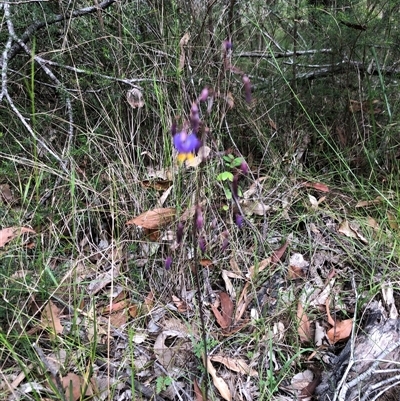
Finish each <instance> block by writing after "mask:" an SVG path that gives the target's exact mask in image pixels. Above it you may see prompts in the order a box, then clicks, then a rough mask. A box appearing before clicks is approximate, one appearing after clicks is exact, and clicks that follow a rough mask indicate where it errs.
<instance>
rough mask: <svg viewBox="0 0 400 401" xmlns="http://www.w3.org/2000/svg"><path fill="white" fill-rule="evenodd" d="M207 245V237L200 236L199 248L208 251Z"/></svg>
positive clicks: (203, 251)
mask: <svg viewBox="0 0 400 401" xmlns="http://www.w3.org/2000/svg"><path fill="white" fill-rule="evenodd" d="M206 247H207V245H206V240H205V238H204V237H200V238H199V248H200V251H201V253H205V252H206Z"/></svg>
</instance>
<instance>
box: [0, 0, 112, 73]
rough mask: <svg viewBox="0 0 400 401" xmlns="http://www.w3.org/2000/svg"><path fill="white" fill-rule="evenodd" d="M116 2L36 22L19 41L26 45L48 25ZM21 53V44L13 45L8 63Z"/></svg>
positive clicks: (109, 1)
mask: <svg viewBox="0 0 400 401" xmlns="http://www.w3.org/2000/svg"><path fill="white" fill-rule="evenodd" d="M116 1H117V0H104V1H102V2H101V3H99V4H98V5H95V6H90V7H84V8H80V9H78V10H75V11H72V12H70V13H65V14H59V15H56V16H54V18H53V19H48V20H46V21H36V22H34V23H33V24H32V25H30V26H29V27H28V28H27V29H26V30H25V32H24V33H23V34H22V35H21V37H20V40H21V42H22V43H27V42H28V41H29V40H30V38H31V37H32V36H33V35H34V34H35V33H36V32H37V31H38V30H39V29H42V28H45V27H48V26H49V25H52V24H56V23H57V22H62V21H64V20H69V19H72V18H77V17H81V16H83V15H86V14H91V13H95V12H98V11H99V10H105V9H106V8H108V7H110V6H111V5H112V4H113V3H115V2H116ZM6 4H7V5H8V6H9V4H10V3H8V2H7V3H4V4H3V5H6ZM20 51H21V44H20V42H19V43H15V44H14V45H13V46H12V47H11V49H10V51H9V52H8V54H7V56H8V61H10V60H11V59H13V58H14V57H15V56H16V55H17V54H18V53H19V52H20ZM4 62H6V60H5V59H4V58H2V59H1V60H0V63H1V64H2V65H3V63H4Z"/></svg>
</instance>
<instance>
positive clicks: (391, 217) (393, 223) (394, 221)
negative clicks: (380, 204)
mask: <svg viewBox="0 0 400 401" xmlns="http://www.w3.org/2000/svg"><path fill="white" fill-rule="evenodd" d="M387 218H388V223H389V227H390V228H391V229H392V230H396V231H397V230H398V229H399V223H398V222H397V219H396V216H395V215H394V214H393V213H391V212H389V211H388V212H387Z"/></svg>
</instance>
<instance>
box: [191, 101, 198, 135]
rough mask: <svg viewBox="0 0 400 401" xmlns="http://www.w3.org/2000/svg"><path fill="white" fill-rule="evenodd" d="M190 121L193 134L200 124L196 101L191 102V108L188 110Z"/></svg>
mask: <svg viewBox="0 0 400 401" xmlns="http://www.w3.org/2000/svg"><path fill="white" fill-rule="evenodd" d="M190 123H191V126H192V130H193V132H194V133H195V134H197V132H198V131H199V126H200V117H199V108H198V107H197V103H196V102H193V104H192V108H191V110H190Z"/></svg>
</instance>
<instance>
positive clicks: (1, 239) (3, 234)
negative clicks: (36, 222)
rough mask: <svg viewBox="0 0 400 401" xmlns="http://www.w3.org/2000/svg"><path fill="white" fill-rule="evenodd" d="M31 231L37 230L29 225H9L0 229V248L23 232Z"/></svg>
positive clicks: (32, 232)
mask: <svg viewBox="0 0 400 401" xmlns="http://www.w3.org/2000/svg"><path fill="white" fill-rule="evenodd" d="M25 233H31V234H36V232H35V230H32V229H31V228H28V227H7V228H3V229H2V230H0V248H1V247H3V246H4V245H6V244H7V243H8V242H10V241H11V240H13V239H14V238H17V237H19V236H20V235H21V234H25Z"/></svg>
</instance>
